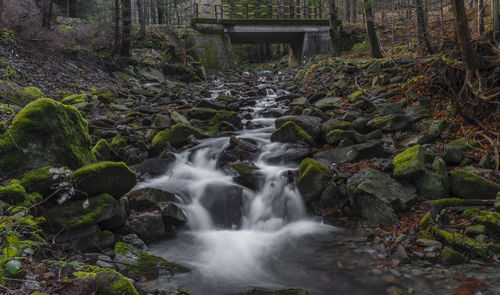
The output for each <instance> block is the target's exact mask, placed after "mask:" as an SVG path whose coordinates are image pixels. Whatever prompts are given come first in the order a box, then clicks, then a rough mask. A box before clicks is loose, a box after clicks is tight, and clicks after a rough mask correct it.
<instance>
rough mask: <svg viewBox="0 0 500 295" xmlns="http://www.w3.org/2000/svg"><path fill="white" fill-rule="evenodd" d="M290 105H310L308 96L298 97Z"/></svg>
mask: <svg viewBox="0 0 500 295" xmlns="http://www.w3.org/2000/svg"><path fill="white" fill-rule="evenodd" d="M290 106H291V107H294V106H299V107H308V106H309V101H308V100H307V98H305V97H298V98H296V99H294V100H293V101H292V102H291V103H290Z"/></svg>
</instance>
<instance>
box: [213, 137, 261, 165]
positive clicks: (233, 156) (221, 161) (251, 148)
mask: <svg viewBox="0 0 500 295" xmlns="http://www.w3.org/2000/svg"><path fill="white" fill-rule="evenodd" d="M258 152H259V148H258V145H257V142H255V141H253V140H251V139H247V138H237V137H235V136H231V137H230V138H229V146H227V147H226V148H225V149H224V150H223V151H222V152H221V153H220V154H219V155H217V164H216V166H217V168H222V167H224V166H226V164H227V163H230V162H236V161H251V160H253V159H254V158H255V157H256V156H257V153H258Z"/></svg>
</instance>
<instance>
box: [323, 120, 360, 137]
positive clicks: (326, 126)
mask: <svg viewBox="0 0 500 295" xmlns="http://www.w3.org/2000/svg"><path fill="white" fill-rule="evenodd" d="M352 128H353V127H352V123H351V122H347V121H340V120H336V119H330V120H328V121H326V122H324V123H323V125H322V126H321V131H322V132H323V134H325V135H326V134H328V133H329V132H330V131H332V130H335V129H341V130H352Z"/></svg>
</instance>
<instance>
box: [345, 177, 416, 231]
mask: <svg viewBox="0 0 500 295" xmlns="http://www.w3.org/2000/svg"><path fill="white" fill-rule="evenodd" d="M347 190H348V196H349V202H350V204H351V208H352V209H353V210H354V211H355V212H356V213H357V214H359V215H361V216H362V217H364V218H366V219H367V220H368V221H370V222H373V223H380V224H393V223H395V222H396V221H397V220H398V219H397V217H396V214H395V211H397V210H408V209H409V208H410V207H411V206H412V205H413V204H415V203H416V201H417V198H418V196H417V195H416V194H414V193H412V192H411V191H409V190H408V189H406V188H405V187H403V186H402V185H401V184H399V183H398V182H397V181H395V180H394V179H392V178H391V177H389V176H388V175H386V174H384V173H382V172H380V171H377V170H375V169H371V168H365V169H363V170H361V172H360V173H358V174H355V175H354V176H352V177H351V178H349V180H348V182H347Z"/></svg>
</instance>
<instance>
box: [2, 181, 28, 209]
mask: <svg viewBox="0 0 500 295" xmlns="http://www.w3.org/2000/svg"><path fill="white" fill-rule="evenodd" d="M25 198H26V190H25V189H24V187H22V186H21V183H20V182H19V180H17V179H13V180H11V181H10V182H9V183H8V184H7V185H5V186H0V201H3V202H5V203H7V204H19V203H21V202H24V201H25Z"/></svg>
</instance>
